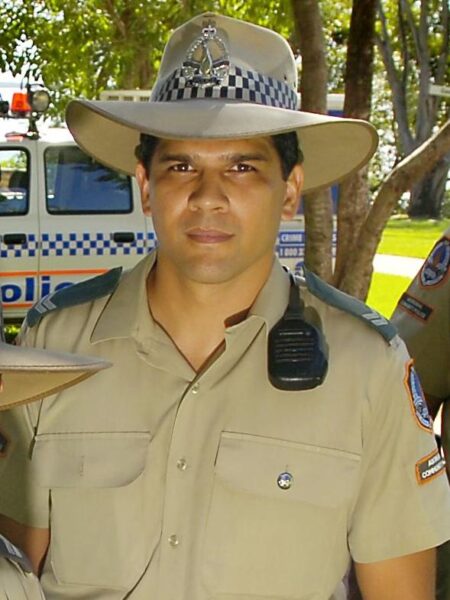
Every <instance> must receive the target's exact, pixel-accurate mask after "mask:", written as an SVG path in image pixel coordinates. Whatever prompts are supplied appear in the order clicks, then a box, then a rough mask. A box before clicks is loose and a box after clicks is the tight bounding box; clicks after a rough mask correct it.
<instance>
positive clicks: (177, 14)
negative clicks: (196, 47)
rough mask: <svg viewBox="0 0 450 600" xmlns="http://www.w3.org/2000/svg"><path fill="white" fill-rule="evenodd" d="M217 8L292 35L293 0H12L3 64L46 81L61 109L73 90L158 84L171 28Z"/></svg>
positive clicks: (2, 11) (5, 7)
mask: <svg viewBox="0 0 450 600" xmlns="http://www.w3.org/2000/svg"><path fill="white" fill-rule="evenodd" d="M210 10H217V11H219V12H222V13H223V14H228V15H233V16H238V17H240V18H243V19H246V20H250V21H253V22H255V23H258V24H260V25H265V26H268V27H273V28H275V29H277V30H278V31H280V32H281V33H284V34H285V35H286V36H289V35H290V31H291V24H292V18H291V13H290V3H289V1H288V0H283V1H281V2H276V1H275V0H261V1H260V2H259V3H258V4H252V3H246V2H225V1H224V0H215V1H214V2H211V1H206V0H190V1H184V2H183V1H171V2H168V1H165V0H159V1H156V2H155V1H153V0H10V1H7V2H6V3H4V4H1V5H0V24H1V25H0V28H1V29H0V37H1V39H2V47H1V49H0V67H1V68H2V70H6V69H8V68H9V69H10V70H11V71H12V72H13V73H20V72H23V69H24V68H26V69H28V77H29V79H30V80H32V81H34V80H42V81H43V83H44V84H45V85H46V86H47V87H48V88H49V89H50V90H51V91H52V100H53V107H52V113H53V116H55V115H59V116H61V115H62V114H63V111H64V108H65V105H66V104H67V102H68V100H69V99H70V97H84V98H97V97H98V95H99V93H100V92H101V91H102V90H103V89H105V88H112V89H114V88H115V89H133V88H135V89H150V88H151V86H152V83H153V80H154V76H155V73H156V70H157V68H158V66H159V62H160V60H161V55H162V50H163V47H164V44H165V42H166V40H167V38H168V36H169V34H170V32H171V31H172V30H173V29H174V28H175V27H177V26H178V25H180V24H181V23H182V22H184V21H185V20H186V18H187V17H189V16H192V15H194V14H199V13H201V12H205V11H210Z"/></svg>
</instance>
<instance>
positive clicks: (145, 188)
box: [135, 163, 152, 217]
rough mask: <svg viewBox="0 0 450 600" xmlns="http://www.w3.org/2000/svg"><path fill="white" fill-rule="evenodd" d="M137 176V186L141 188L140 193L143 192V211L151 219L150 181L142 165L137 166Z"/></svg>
mask: <svg viewBox="0 0 450 600" xmlns="http://www.w3.org/2000/svg"><path fill="white" fill-rule="evenodd" d="M135 175H136V181H137V184H138V186H139V191H140V192H141V205H142V211H143V212H144V215H146V216H147V217H149V216H150V215H151V212H152V211H151V208H150V194H149V180H148V176H147V172H146V170H145V167H144V165H143V164H142V163H138V164H137V165H136V171H135Z"/></svg>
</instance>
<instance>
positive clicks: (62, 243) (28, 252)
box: [0, 231, 155, 258]
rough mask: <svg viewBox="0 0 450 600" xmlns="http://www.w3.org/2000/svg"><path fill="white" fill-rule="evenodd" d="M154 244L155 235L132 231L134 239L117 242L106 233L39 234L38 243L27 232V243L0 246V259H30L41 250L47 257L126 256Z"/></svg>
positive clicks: (149, 247)
mask: <svg viewBox="0 0 450 600" xmlns="http://www.w3.org/2000/svg"><path fill="white" fill-rule="evenodd" d="M154 246H155V234H154V233H153V232H148V233H147V234H145V233H144V232H143V231H140V232H137V233H135V240H134V242H130V243H118V242H115V241H114V240H113V239H112V236H111V234H110V233H104V232H91V233H43V234H42V238H41V242H40V243H39V241H38V239H37V236H36V235H34V234H29V235H27V243H25V244H21V245H15V244H14V245H6V244H4V243H1V245H0V258H25V257H27V258H33V257H35V256H36V255H37V252H38V251H39V249H40V251H41V254H42V256H43V257H49V256H108V255H110V256H126V255H143V254H145V253H146V252H148V251H149V250H150V249H151V248H153V247H154Z"/></svg>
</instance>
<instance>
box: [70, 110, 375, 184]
mask: <svg viewBox="0 0 450 600" xmlns="http://www.w3.org/2000/svg"><path fill="white" fill-rule="evenodd" d="M66 120H67V125H68V127H69V129H70V131H71V133H72V135H73V137H74V139H75V140H76V142H77V143H78V145H79V146H80V147H81V148H82V149H83V150H84V151H85V152H87V153H88V154H90V155H91V156H93V157H94V158H96V159H97V160H98V161H99V162H101V163H103V164H104V165H107V166H109V167H111V168H113V169H117V170H119V171H121V172H124V173H127V174H129V175H134V171H135V167H136V159H135V157H134V156H135V155H134V149H135V147H136V145H137V144H138V143H139V134H140V133H148V134H150V135H154V136H156V137H160V138H165V139H186V138H188V139H214V138H217V139H227V138H237V139H239V138H250V137H259V136H270V135H275V134H278V133H285V132H288V131H296V132H297V135H298V138H299V141H300V145H301V148H302V151H303V154H304V163H303V166H304V171H305V184H304V188H303V192H304V193H307V192H311V191H315V190H319V189H324V188H327V187H330V186H331V185H333V184H334V183H338V182H340V181H342V180H343V179H345V178H346V177H347V176H349V175H351V174H353V173H355V172H356V171H358V170H359V169H360V168H362V167H363V166H364V165H365V164H366V163H367V162H368V161H369V160H370V158H371V157H372V155H373V154H374V152H375V150H376V148H377V145H378V135H377V133H376V130H375V128H374V127H373V126H372V125H371V124H370V123H367V122H366V121H360V120H357V119H344V118H340V117H332V116H328V115H319V114H315V113H307V112H301V111H295V110H287V109H283V108H275V107H271V106H264V105H259V104H252V103H245V102H244V103H241V102H234V101H217V100H206V99H205V100H196V101H193V100H184V101H177V102H141V103H140V102H130V101H128V102H127V101H105V102H101V101H91V100H73V101H72V102H71V103H70V104H69V106H68V108H67V112H66Z"/></svg>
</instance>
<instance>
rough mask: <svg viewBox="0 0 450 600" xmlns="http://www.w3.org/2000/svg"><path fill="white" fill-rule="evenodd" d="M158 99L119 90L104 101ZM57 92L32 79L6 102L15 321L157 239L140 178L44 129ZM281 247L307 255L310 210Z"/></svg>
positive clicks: (1, 121)
mask: <svg viewBox="0 0 450 600" xmlns="http://www.w3.org/2000/svg"><path fill="white" fill-rule="evenodd" d="M105 98H106V99H114V98H118V99H129V100H130V101H142V100H147V99H148V92H146V93H144V92H140V93H139V92H132V93H130V92H120V91H119V92H114V93H110V95H109V96H106V97H105V96H104V97H103V98H102V99H105ZM48 104H49V96H48V93H47V92H46V91H45V90H44V89H42V88H40V87H39V86H30V85H29V86H27V91H26V93H23V92H22V93H17V94H14V95H13V98H12V102H11V106H9V103H7V102H5V101H2V100H0V116H1V117H3V118H0V290H1V300H2V302H3V306H4V311H5V320H7V321H10V322H11V321H19V320H21V319H22V318H23V317H24V316H25V314H26V311H27V310H28V309H29V308H30V307H31V306H32V305H33V304H34V303H35V302H36V301H37V300H39V299H40V298H42V297H43V296H45V295H47V294H49V293H51V292H53V291H56V290H59V289H61V288H63V287H66V286H69V285H72V284H73V283H75V282H78V281H81V280H82V279H87V278H89V277H92V276H95V275H98V274H100V273H103V272H104V271H106V270H108V269H111V268H113V267H116V266H123V267H124V268H130V267H132V266H133V265H134V264H135V263H136V262H137V261H138V260H139V258H141V257H142V256H143V255H145V254H146V253H148V252H149V251H150V250H151V249H152V248H154V246H155V244H156V238H155V232H154V229H153V225H152V221H151V219H149V218H147V217H145V216H144V215H143V213H142V210H141V205H140V200H139V190H138V187H137V184H136V182H135V180H134V178H131V177H128V176H126V175H123V174H121V173H118V172H116V171H113V170H111V169H109V168H107V167H104V166H102V165H101V164H99V163H98V162H96V161H95V160H94V159H92V158H90V157H89V156H87V155H86V154H85V153H84V152H83V151H82V150H81V149H80V148H79V147H78V146H77V145H76V144H75V142H74V140H73V139H72V137H71V135H70V133H69V132H68V130H67V129H64V128H54V127H49V126H46V125H42V126H39V128H38V126H37V121H38V119H39V118H40V117H41V116H42V115H43V114H44V113H45V110H46V109H47V107H48ZM277 252H278V254H279V256H280V258H281V260H282V262H283V264H286V265H287V266H288V267H289V268H291V269H292V270H298V268H299V267H300V265H301V263H302V259H303V255H304V223H303V217H302V216H301V215H299V217H298V219H297V220H295V221H293V222H289V223H283V225H282V228H281V229H280V233H279V237H278V242H277Z"/></svg>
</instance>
